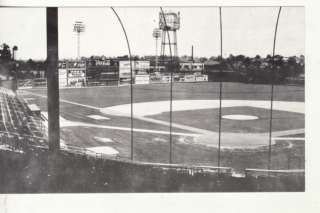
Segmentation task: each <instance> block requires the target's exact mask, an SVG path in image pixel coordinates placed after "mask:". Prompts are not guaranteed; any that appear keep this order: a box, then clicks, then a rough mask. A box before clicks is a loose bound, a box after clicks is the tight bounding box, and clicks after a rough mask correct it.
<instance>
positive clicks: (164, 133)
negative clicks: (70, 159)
mask: <svg viewBox="0 0 320 213" xmlns="http://www.w3.org/2000/svg"><path fill="white" fill-rule="evenodd" d="M270 92H271V88H270V85H261V84H244V83H230V82H229V83H223V87H222V108H221V109H222V110H221V113H222V119H221V166H225V167H232V168H234V169H235V171H238V172H240V173H241V171H243V169H244V168H258V169H266V168H267V166H268V144H269V127H270V95H271V94H270ZM130 94H131V93H130V86H120V87H117V86H115V87H90V88H64V89H60V127H61V132H60V133H61V145H62V146H63V147H66V148H67V147H71V146H77V147H81V148H84V149H86V150H88V151H90V152H93V153H100V154H102V155H104V156H110V157H117V158H119V159H130V153H131V118H130V115H131V113H130V109H131V106H130ZM172 94H173V103H172V110H173V111H172V141H173V149H172V150H173V162H174V163H178V164H191V165H210V166H216V165H217V160H218V154H217V153H218V152H217V151H218V149H217V147H218V136H219V134H218V132H219V104H220V103H219V83H217V82H199V83H174V85H173V93H172ZM19 95H20V96H21V97H22V98H23V99H24V100H25V101H27V102H28V103H30V104H32V103H35V104H37V105H38V106H39V107H40V108H41V111H42V113H43V115H44V116H45V115H46V111H47V99H46V97H47V91H46V90H45V89H28V90H27V89H24V90H20V91H19ZM169 100H170V86H169V85H168V84H149V85H134V86H133V103H134V104H133V112H134V113H133V135H132V137H133V141H134V143H133V154H134V155H133V158H134V160H136V161H143V162H154V163H168V162H169V138H170V135H169V133H170V132H169V125H170V123H169V121H170V102H169ZM304 101H305V95H304V87H303V86H289V85H276V86H275V88H274V102H273V109H274V110H273V113H272V116H273V119H272V135H271V136H272V153H271V154H272V157H271V168H272V169H304V159H305V155H304V153H305V152H304V148H305V140H304V128H305V121H304V120H305V112H304V108H305V106H304Z"/></svg>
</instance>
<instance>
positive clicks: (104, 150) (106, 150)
mask: <svg viewBox="0 0 320 213" xmlns="http://www.w3.org/2000/svg"><path fill="white" fill-rule="evenodd" d="M86 149H87V150H89V151H91V152H95V153H99V154H105V155H117V154H119V152H118V151H117V150H116V149H114V148H112V147H110V146H96V147H90V148H86Z"/></svg>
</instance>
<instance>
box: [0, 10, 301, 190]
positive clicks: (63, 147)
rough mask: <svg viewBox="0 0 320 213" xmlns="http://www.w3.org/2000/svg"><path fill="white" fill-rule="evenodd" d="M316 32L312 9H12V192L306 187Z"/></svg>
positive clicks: (4, 75) (2, 121)
mask: <svg viewBox="0 0 320 213" xmlns="http://www.w3.org/2000/svg"><path fill="white" fill-rule="evenodd" d="M305 27H306V26H305V7H304V6H281V5H279V6H277V5H273V6H219V5H217V6H208V7H204V6H183V5H181V6H179V5H177V6H166V5H163V6H108V5H106V6H104V7H102V6H100V7H76V6H74V7H63V6H61V7H10V6H3V7H0V110H1V111H0V193H1V194H12V193H14V194H21V193H22V194H25V193H28V194H29V193H31V194H38V193H144V192H149V193H159V192H162V193H176V192H179V193H181V192H184V193H191V192H192V193H193V192H237V193H243V192H305V184H306V181H305V162H306V160H305V159H306V152H305V144H306V141H305V31H306V30H305ZM258 194H259V193H258Z"/></svg>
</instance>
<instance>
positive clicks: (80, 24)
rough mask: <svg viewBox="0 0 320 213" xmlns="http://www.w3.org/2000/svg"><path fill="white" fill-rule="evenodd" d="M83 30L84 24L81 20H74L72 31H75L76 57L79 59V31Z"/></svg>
mask: <svg viewBox="0 0 320 213" xmlns="http://www.w3.org/2000/svg"><path fill="white" fill-rule="evenodd" d="M84 31H85V25H84V24H83V22H82V21H76V22H75V23H74V24H73V32H76V33H77V39H78V40H77V43H78V47H77V48H78V49H77V50H78V52H77V59H78V61H80V33H82V32H84Z"/></svg>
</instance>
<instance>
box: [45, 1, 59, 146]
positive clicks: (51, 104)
mask: <svg viewBox="0 0 320 213" xmlns="http://www.w3.org/2000/svg"><path fill="white" fill-rule="evenodd" d="M47 88H48V91H47V95H48V98H47V101H48V139H49V150H50V151H51V152H57V151H58V150H59V149H60V123H59V81H58V8H57V7H48V8H47Z"/></svg>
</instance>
